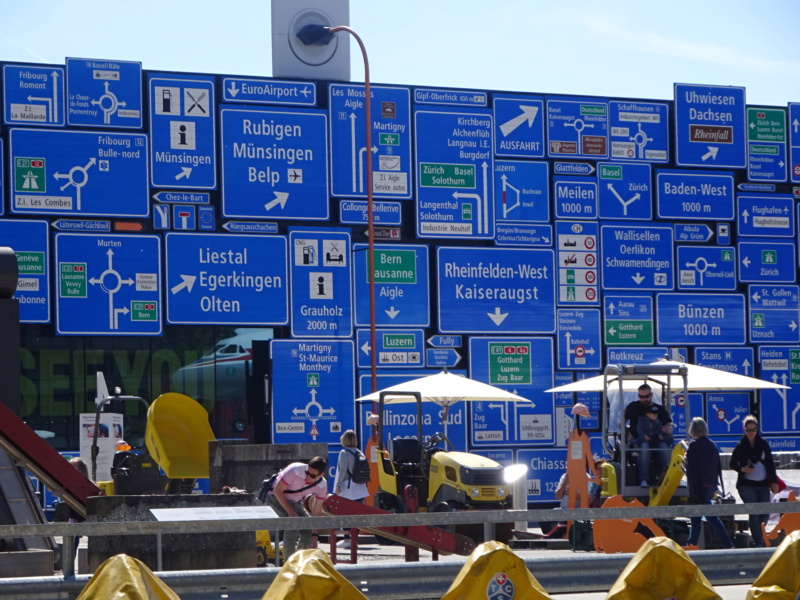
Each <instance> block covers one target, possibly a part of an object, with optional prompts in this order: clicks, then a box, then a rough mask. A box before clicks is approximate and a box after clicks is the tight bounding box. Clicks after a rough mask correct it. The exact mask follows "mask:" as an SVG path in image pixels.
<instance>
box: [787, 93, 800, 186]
mask: <svg viewBox="0 0 800 600" xmlns="http://www.w3.org/2000/svg"><path fill="white" fill-rule="evenodd" d="M789 150H790V152H791V154H790V162H789V181H791V182H792V183H800V102H790V103H789Z"/></svg>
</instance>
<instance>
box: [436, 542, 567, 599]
mask: <svg viewBox="0 0 800 600" xmlns="http://www.w3.org/2000/svg"><path fill="white" fill-rule="evenodd" d="M486 598H515V599H516V600H551V597H550V596H549V595H548V593H547V592H546V591H545V590H544V588H543V587H542V586H541V585H540V584H539V582H538V581H536V578H535V577H534V576H533V575H532V574H531V572H530V571H528V568H527V567H526V566H525V562H524V561H523V560H522V559H521V558H520V557H518V556H517V555H516V554H514V553H513V552H512V551H511V549H510V548H509V547H508V546H506V545H505V544H503V543H502V542H495V541H492V542H485V543H483V544H481V545H480V546H478V547H477V548H475V550H474V551H473V552H472V554H470V556H469V558H468V559H467V562H465V563H464V566H463V567H462V568H461V571H460V572H459V573H458V576H457V577H456V578H455V580H454V581H453V583H452V585H451V586H450V589H448V590H447V593H446V594H445V595H444V596H442V600H471V599H474V600H486Z"/></svg>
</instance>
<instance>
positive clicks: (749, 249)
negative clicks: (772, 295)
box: [738, 240, 797, 283]
mask: <svg viewBox="0 0 800 600" xmlns="http://www.w3.org/2000/svg"><path fill="white" fill-rule="evenodd" d="M738 248H739V251H738V254H739V281H742V282H747V283H794V281H795V275H796V273H795V268H796V267H795V265H796V262H797V261H796V259H795V254H796V248H795V245H794V244H787V243H778V242H770V241H766V240H760V241H758V242H756V241H752V242H739V246H738Z"/></svg>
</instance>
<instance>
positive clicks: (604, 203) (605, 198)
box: [597, 163, 653, 221]
mask: <svg viewBox="0 0 800 600" xmlns="http://www.w3.org/2000/svg"><path fill="white" fill-rule="evenodd" d="M597 187H598V188H599V189H598V192H599V194H600V197H599V202H600V218H601V219H631V220H644V221H649V220H651V219H652V218H653V185H652V183H651V180H650V165H641V164H637V163H629V164H617V163H600V164H598V165H597Z"/></svg>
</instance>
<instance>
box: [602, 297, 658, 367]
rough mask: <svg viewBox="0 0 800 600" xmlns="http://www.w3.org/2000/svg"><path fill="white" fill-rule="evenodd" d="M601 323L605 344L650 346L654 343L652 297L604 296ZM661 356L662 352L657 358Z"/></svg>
mask: <svg viewBox="0 0 800 600" xmlns="http://www.w3.org/2000/svg"><path fill="white" fill-rule="evenodd" d="M603 323H604V325H603V335H604V340H605V343H606V344H619V345H623V344H625V345H634V346H642V345H646V344H652V343H653V342H654V339H653V298H652V296H650V295H649V294H648V295H646V296H645V295H628V296H614V295H609V294H605V295H604V296H603ZM663 355H664V354H663V352H662V353H661V354H660V356H659V357H657V358H660V357H661V356H663ZM654 360H656V359H654ZM651 362H652V361H651Z"/></svg>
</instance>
